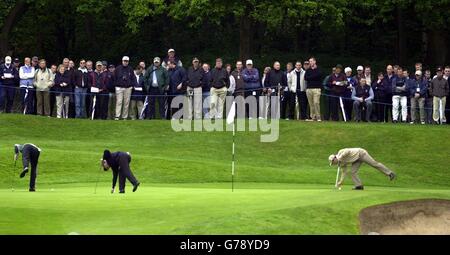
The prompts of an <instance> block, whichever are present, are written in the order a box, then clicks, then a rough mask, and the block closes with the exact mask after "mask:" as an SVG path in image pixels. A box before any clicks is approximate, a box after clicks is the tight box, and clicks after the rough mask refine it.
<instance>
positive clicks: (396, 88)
mask: <svg viewBox="0 0 450 255" xmlns="http://www.w3.org/2000/svg"><path fill="white" fill-rule="evenodd" d="M391 86H392V87H391V88H392V121H393V122H394V123H397V122H398V119H399V115H400V112H399V108H400V105H401V108H402V113H401V114H402V121H403V122H406V120H407V117H408V108H407V106H408V94H409V91H408V84H407V79H406V77H405V76H404V73H403V68H401V67H399V68H398V69H397V76H396V77H394V79H393V80H392V85H391Z"/></svg>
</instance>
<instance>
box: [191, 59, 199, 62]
mask: <svg viewBox="0 0 450 255" xmlns="http://www.w3.org/2000/svg"><path fill="white" fill-rule="evenodd" d="M192 62H200V60H198V58H194V59H192Z"/></svg>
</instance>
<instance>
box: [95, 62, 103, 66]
mask: <svg viewBox="0 0 450 255" xmlns="http://www.w3.org/2000/svg"><path fill="white" fill-rule="evenodd" d="M102 65H103V62H102V61H97V63H95V66H102Z"/></svg>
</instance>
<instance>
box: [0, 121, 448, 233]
mask: <svg viewBox="0 0 450 255" xmlns="http://www.w3.org/2000/svg"><path fill="white" fill-rule="evenodd" d="M280 128H281V131H280V139H279V141H278V142H276V143H269V144H262V143H260V142H259V136H260V133H248V132H247V133H238V135H237V139H236V141H237V176H236V180H237V184H236V187H237V189H236V190H235V192H234V193H232V192H231V189H230V188H231V185H230V183H229V181H230V158H231V155H230V151H231V144H230V142H231V134H230V133H207V132H201V133H198V132H197V133H185V132H182V133H175V132H173V131H172V130H171V127H170V122H165V121H144V122H131V121H128V122H113V121H107V122H101V121H86V120H81V121H80V120H56V119H47V118H41V117H23V116H17V115H16V116H14V115H10V116H6V115H0V137H1V139H0V215H2V217H0V234H67V233H70V232H77V233H80V234H357V233H358V220H357V216H358V212H359V210H360V209H362V208H365V207H367V206H370V205H375V204H380V203H385V202H392V201H398V200H411V199H416V198H448V199H450V189H449V186H450V167H449V165H450V157H449V155H450V154H449V149H448V148H450V141H449V138H450V128H448V127H440V126H425V127H424V126H409V125H391V124H343V123H301V122H284V121H283V122H281V127H280ZM24 142H31V143H34V144H36V145H38V146H40V147H42V148H43V152H42V155H41V160H40V165H39V176H38V185H37V190H38V192H36V193H28V192H26V190H27V182H28V179H18V174H19V171H20V170H19V168H20V167H18V168H17V169H16V170H15V172H14V174H15V175H14V179H12V173H13V171H14V168H13V162H12V151H13V147H12V145H13V144H14V143H24ZM354 146H358V147H364V148H366V149H367V150H368V151H369V152H370V153H371V154H372V156H374V157H375V158H376V159H377V160H379V161H381V162H383V163H385V164H386V165H387V166H388V167H390V168H392V169H393V170H394V171H396V172H397V173H398V175H399V178H398V180H397V181H395V182H389V181H388V180H387V178H386V177H384V176H383V175H381V174H380V173H378V172H377V171H376V170H374V169H371V168H369V167H367V166H364V167H363V168H362V169H361V174H360V176H361V178H362V179H363V181H364V183H365V185H366V188H367V190H366V191H364V192H354V191H351V186H350V185H351V181H350V180H348V181H347V184H348V185H347V186H346V187H345V188H344V190H343V191H340V192H339V191H336V190H334V189H333V185H334V179H335V174H336V169H335V168H330V167H328V162H327V157H328V155H329V154H330V153H333V152H335V151H336V150H338V149H340V148H343V147H354ZM105 148H109V149H111V150H124V151H129V152H131V154H132V156H133V160H132V163H131V166H132V169H133V171H134V173H135V175H136V176H137V177H138V178H139V180H140V181H141V182H142V187H141V188H140V189H139V190H138V192H136V193H132V192H131V190H130V185H129V184H128V189H127V194H125V195H119V194H113V195H112V194H110V193H109V192H110V183H109V182H110V180H111V173H110V172H107V173H104V172H103V171H100V168H99V164H98V161H99V159H100V157H101V155H102V151H103V149H105ZM20 163H21V162H18V165H20ZM97 178H99V179H100V184H99V185H98V188H97V194H94V189H95V181H96V180H97ZM11 181H12V182H11ZM11 185H12V186H14V188H15V191H14V192H12V191H11ZM52 189H53V191H52Z"/></svg>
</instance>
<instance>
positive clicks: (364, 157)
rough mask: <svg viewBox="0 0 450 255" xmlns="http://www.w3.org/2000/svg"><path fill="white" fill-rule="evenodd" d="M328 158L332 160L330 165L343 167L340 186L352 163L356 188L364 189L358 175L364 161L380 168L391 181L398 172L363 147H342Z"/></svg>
mask: <svg viewBox="0 0 450 255" xmlns="http://www.w3.org/2000/svg"><path fill="white" fill-rule="evenodd" d="M328 160H329V161H330V166H331V165H338V166H339V167H342V175H341V178H340V180H339V182H338V183H337V187H338V188H340V187H341V186H342V184H343V183H344V179H345V177H346V175H347V174H348V172H347V166H348V165H350V164H351V165H352V171H351V175H352V180H353V183H354V184H355V188H354V190H364V186H363V184H362V182H361V180H360V179H359V176H358V171H359V168H360V167H361V164H362V163H366V164H368V165H369V166H371V167H373V168H376V169H378V170H379V171H380V172H382V173H383V174H385V175H386V176H389V179H390V180H391V181H392V180H394V179H395V178H396V174H395V173H394V172H392V171H391V170H390V169H389V168H387V167H386V166H385V165H383V164H381V163H379V162H377V161H376V160H375V159H373V158H372V157H371V156H370V155H369V153H368V152H367V151H366V150H364V149H362V148H346V149H342V150H340V151H339V152H338V154H337V155H335V154H333V155H330V157H329V158H328Z"/></svg>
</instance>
